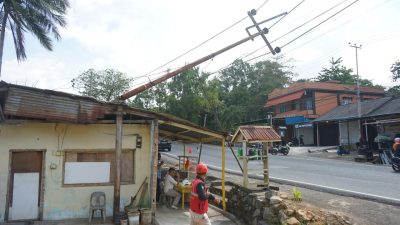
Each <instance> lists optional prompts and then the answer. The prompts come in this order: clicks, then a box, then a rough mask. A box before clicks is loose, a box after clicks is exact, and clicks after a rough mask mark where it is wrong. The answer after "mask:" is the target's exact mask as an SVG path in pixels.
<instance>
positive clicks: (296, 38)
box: [245, 0, 359, 62]
mask: <svg viewBox="0 0 400 225" xmlns="http://www.w3.org/2000/svg"><path fill="white" fill-rule="evenodd" d="M358 1H359V0H355V1H353V2H352V3H350V4H349V5H347V6H346V7H344V8H342V9H341V10H339V11H338V12H336V13H334V14H333V15H331V16H330V17H328V18H326V19H325V20H323V21H322V22H320V23H318V24H317V25H315V26H313V27H312V28H310V29H308V30H307V31H305V32H304V33H302V34H300V35H299V36H297V37H295V38H294V39H292V40H291V41H289V42H287V43H286V44H284V45H283V46H282V47H281V48H284V47H286V46H288V45H289V44H291V43H293V42H294V41H296V40H298V39H299V38H301V37H303V36H304V35H306V34H308V33H309V32H311V31H312V30H314V29H315V28H317V27H319V26H320V25H321V24H323V23H325V22H327V21H328V20H330V19H331V18H333V17H334V16H336V15H338V14H339V13H341V12H343V11H344V10H346V9H347V8H349V7H350V6H352V5H353V4H355V3H356V2H358ZM299 47H301V46H299ZM269 54H271V52H267V53H265V54H262V55H259V56H256V57H254V58H251V59H249V60H246V61H245V62H248V61H251V60H254V59H258V58H260V57H262V56H266V55H269Z"/></svg>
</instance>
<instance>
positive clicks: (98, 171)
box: [64, 162, 111, 184]
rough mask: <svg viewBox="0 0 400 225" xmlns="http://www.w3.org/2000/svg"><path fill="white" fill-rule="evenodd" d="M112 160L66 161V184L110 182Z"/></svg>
mask: <svg viewBox="0 0 400 225" xmlns="http://www.w3.org/2000/svg"><path fill="white" fill-rule="evenodd" d="M110 166H111V165H110V162H66V163H65V173H64V184H96V183H109V182H110Z"/></svg>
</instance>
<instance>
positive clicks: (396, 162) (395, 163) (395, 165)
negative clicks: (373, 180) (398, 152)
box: [392, 156, 400, 172]
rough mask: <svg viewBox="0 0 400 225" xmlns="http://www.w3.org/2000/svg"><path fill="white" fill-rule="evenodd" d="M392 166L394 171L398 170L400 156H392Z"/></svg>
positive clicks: (399, 168) (399, 167)
mask: <svg viewBox="0 0 400 225" xmlns="http://www.w3.org/2000/svg"><path fill="white" fill-rule="evenodd" d="M392 168H393V170H394V171H395V172H400V158H399V157H395V156H393V158H392Z"/></svg>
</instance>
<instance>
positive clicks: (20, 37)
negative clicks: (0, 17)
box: [9, 22, 26, 61]
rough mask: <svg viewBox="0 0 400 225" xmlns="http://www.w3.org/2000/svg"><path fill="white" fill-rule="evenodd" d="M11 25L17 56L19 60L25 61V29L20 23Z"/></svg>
mask: <svg viewBox="0 0 400 225" xmlns="http://www.w3.org/2000/svg"><path fill="white" fill-rule="evenodd" d="M9 24H10V30H11V33H12V36H13V40H14V47H15V54H16V55H17V60H18V61H21V60H25V59H26V52H25V45H24V42H25V37H24V29H23V28H22V27H21V26H20V25H19V24H18V23H12V22H9Z"/></svg>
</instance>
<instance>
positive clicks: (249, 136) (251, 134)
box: [232, 125, 281, 143]
mask: <svg viewBox="0 0 400 225" xmlns="http://www.w3.org/2000/svg"><path fill="white" fill-rule="evenodd" d="M240 139H242V140H243V141H246V142H249V143H252V142H253V143H254V142H280V141H281V136H279V134H278V133H276V131H275V130H274V129H273V128H272V127H270V126H250V125H245V126H240V127H239V128H238V129H237V131H236V132H235V134H234V135H233V138H232V142H241V141H240Z"/></svg>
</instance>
